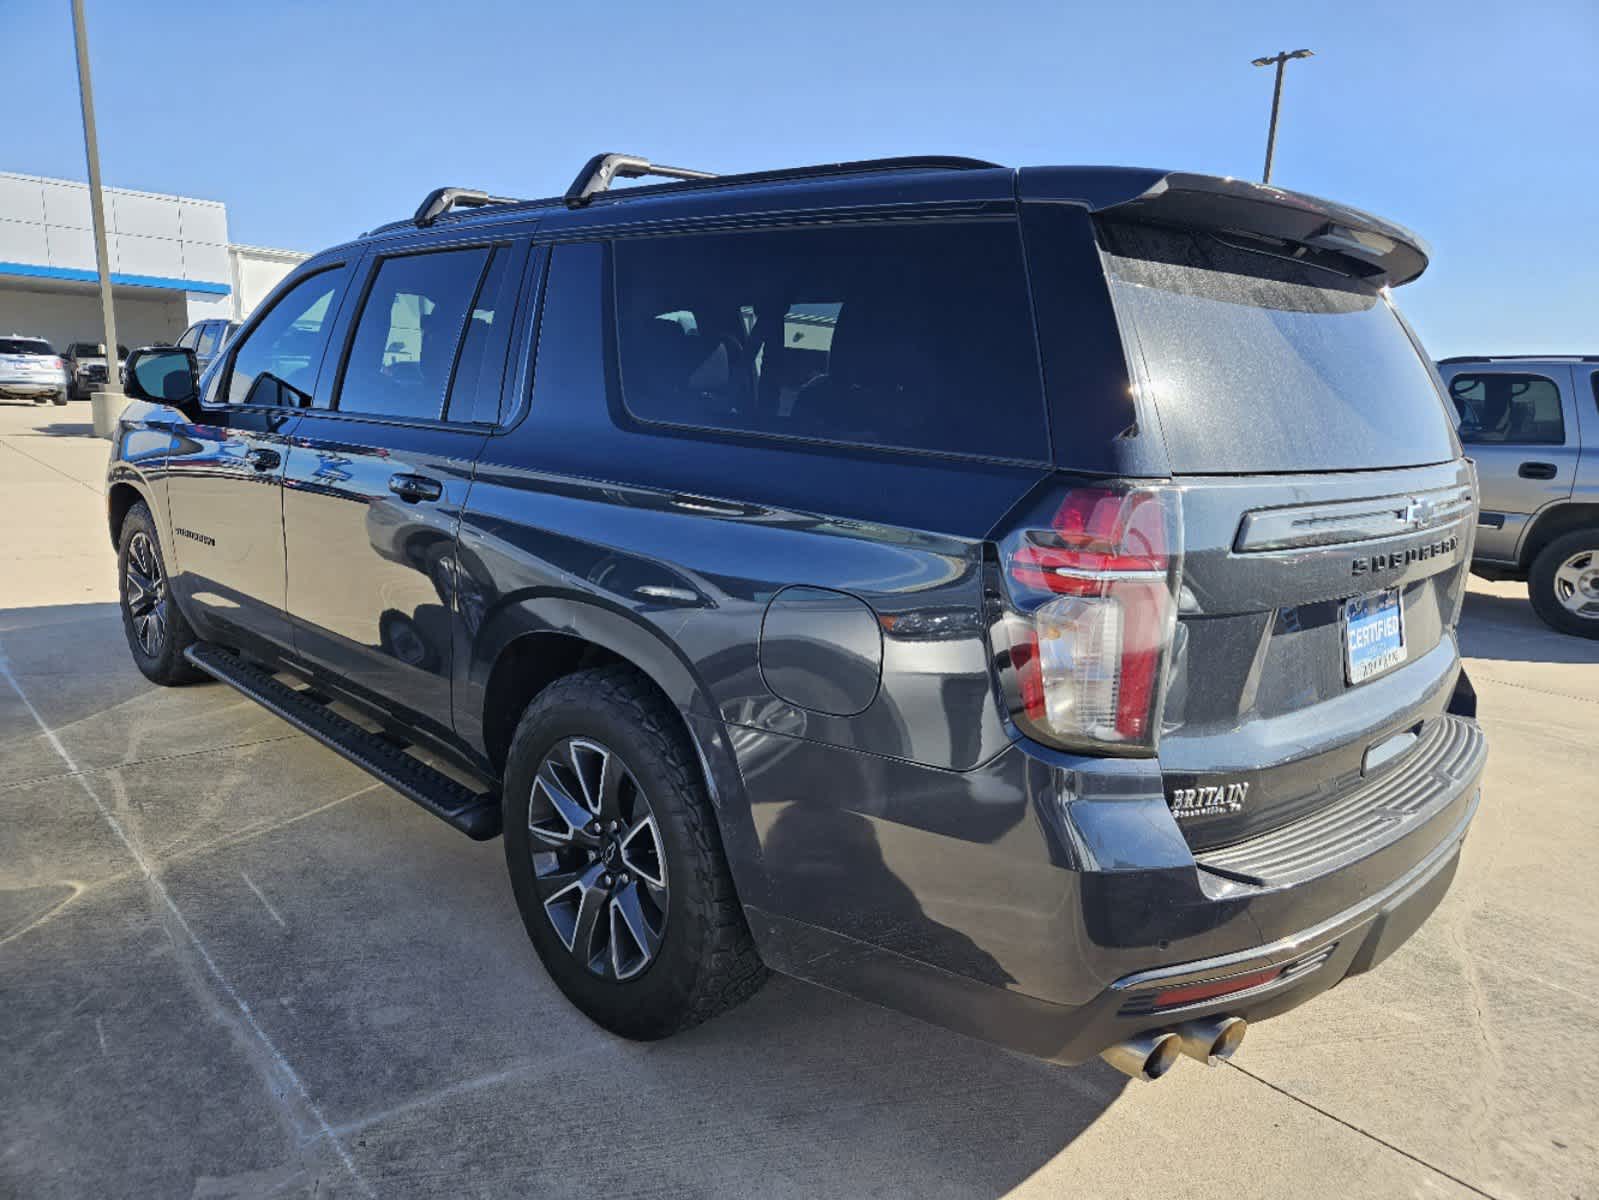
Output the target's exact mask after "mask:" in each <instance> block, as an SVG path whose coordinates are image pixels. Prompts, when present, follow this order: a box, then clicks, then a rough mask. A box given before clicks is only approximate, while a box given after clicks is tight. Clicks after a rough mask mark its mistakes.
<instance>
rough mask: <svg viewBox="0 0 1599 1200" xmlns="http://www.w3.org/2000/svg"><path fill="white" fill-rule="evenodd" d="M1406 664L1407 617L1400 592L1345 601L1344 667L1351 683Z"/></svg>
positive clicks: (1389, 591)
mask: <svg viewBox="0 0 1599 1200" xmlns="http://www.w3.org/2000/svg"><path fill="white" fill-rule="evenodd" d="M1404 661H1405V614H1404V609H1403V607H1402V606H1401V605H1400V603H1399V592H1398V590H1397V589H1394V588H1390V589H1389V590H1388V591H1386V592H1373V593H1372V594H1371V595H1369V596H1356V597H1354V598H1353V599H1350V600H1345V601H1344V665H1345V667H1346V668H1347V670H1348V675H1349V682H1350V683H1364V682H1365V681H1366V680H1368V679H1370V678H1371V677H1372V676H1374V675H1381V674H1382V673H1383V672H1384V671H1389V670H1392V669H1393V668H1394V667H1397V666H1398V665H1399V664H1400V663H1402V662H1404Z"/></svg>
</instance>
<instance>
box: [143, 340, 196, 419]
mask: <svg viewBox="0 0 1599 1200" xmlns="http://www.w3.org/2000/svg"><path fill="white" fill-rule="evenodd" d="M126 373H127V379H126V381H125V383H126V390H127V393H128V396H129V397H130V398H132V399H134V400H148V401H150V402H151V403H153V404H169V405H171V406H172V407H173V408H187V407H189V406H190V405H192V404H194V403H195V401H197V400H198V399H199V398H200V368H199V366H198V364H197V363H196V362H195V360H194V351H193V350H185V349H184V348H183V347H181V346H145V347H144V348H143V349H141V350H135V351H134V352H133V353H132V354H130V355H128V364H127V368H126Z"/></svg>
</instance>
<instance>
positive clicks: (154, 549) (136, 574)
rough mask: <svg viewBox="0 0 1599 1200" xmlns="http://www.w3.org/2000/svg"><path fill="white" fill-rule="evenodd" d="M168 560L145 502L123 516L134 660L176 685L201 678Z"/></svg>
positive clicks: (121, 545)
mask: <svg viewBox="0 0 1599 1200" xmlns="http://www.w3.org/2000/svg"><path fill="white" fill-rule="evenodd" d="M167 580H168V576H167V565H166V559H165V558H164V557H163V556H162V553H161V539H160V537H159V536H158V535H157V533H156V528H155V521H154V519H152V518H151V516H150V510H149V508H147V507H146V506H145V505H144V503H143V502H142V501H141V502H140V503H138V504H135V505H134V506H133V507H132V508H130V509H129V510H128V515H127V516H126V517H124V518H123V519H122V531H121V533H120V534H119V535H118V538H117V590H118V596H119V602H120V603H119V606H120V607H121V609H122V632H123V633H124V634H125V635H126V636H127V639H128V649H129V651H131V652H132V654H133V661H134V664H135V665H136V666H137V667H138V668H139V670H140V671H141V672H143V674H144V677H145V678H146V679H148V680H149V681H150V682H151V683H159V684H160V685H161V686H162V687H176V686H179V685H181V684H185V683H194V682H196V681H197V680H200V679H203V678H204V677H205V676H204V673H203V672H201V671H200V670H199V668H197V667H195V666H194V665H193V664H192V663H191V662H189V660H188V659H186V658H184V657H183V652H184V651H185V650H187V649H188V648H189V647H190V646H192V645H193V644H194V642H195V640H196V639H195V634H194V629H193V628H192V627H191V626H190V625H189V622H188V620H187V619H186V618H185V617H184V615H183V612H182V610H181V609H179V608H178V602H177V600H176V599H175V598H174V597H173V595H172V590H171V588H170V587H169V586H168V582H167Z"/></svg>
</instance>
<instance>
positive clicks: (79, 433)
mask: <svg viewBox="0 0 1599 1200" xmlns="http://www.w3.org/2000/svg"><path fill="white" fill-rule="evenodd" d="M6 436H7V437H93V436H94V426H93V425H92V424H91V423H90V422H88V421H84V422H82V423H78V422H72V421H57V422H55V423H54V424H51V425H38V426H35V427H34V428H32V429H28V430H22V431H20V432H17V433H8V434H7V435H6Z"/></svg>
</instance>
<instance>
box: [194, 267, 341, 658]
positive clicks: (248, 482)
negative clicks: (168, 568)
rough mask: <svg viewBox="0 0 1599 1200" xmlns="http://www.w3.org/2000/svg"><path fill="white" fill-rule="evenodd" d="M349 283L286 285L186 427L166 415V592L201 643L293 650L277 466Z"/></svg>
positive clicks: (314, 275)
mask: <svg viewBox="0 0 1599 1200" xmlns="http://www.w3.org/2000/svg"><path fill="white" fill-rule="evenodd" d="M349 275H350V271H349V268H348V265H347V264H345V263H334V264H328V265H324V266H320V267H318V268H316V269H315V270H313V271H311V272H308V273H306V274H304V275H302V276H301V277H299V278H298V279H297V280H295V281H293V282H291V283H290V284H289V285H288V286H287V287H285V288H284V289H283V290H282V291H280V292H279V294H278V295H277V296H276V297H275V298H274V299H273V300H272V301H270V303H269V304H268V305H267V306H265V307H263V309H262V311H261V312H260V313H259V314H258V315H257V317H256V318H255V319H254V320H253V321H252V322H251V324H250V326H249V327H248V328H246V329H245V330H244V331H243V332H242V333H241V335H240V337H239V338H238V339H237V340H236V341H235V342H234V344H233V348H232V352H231V353H230V354H229V356H228V360H227V362H226V363H225V364H224V365H223V368H222V369H221V370H218V371H213V372H212V373H211V374H210V375H209V376H208V377H207V379H206V387H205V395H204V396H203V397H202V399H201V403H200V406H199V410H198V412H197V414H196V415H195V417H194V418H191V417H189V416H187V415H185V414H183V413H180V412H178V411H177V410H175V409H174V410H171V420H172V424H171V433H172V449H171V452H170V454H169V456H168V461H167V497H168V504H169V506H170V513H171V521H172V529H173V543H174V544H173V545H172V546H171V547H170V548H169V549H170V552H171V555H172V558H173V560H174V562H175V568H176V569H175V572H174V576H173V586H174V588H176V589H177V591H178V593H179V595H180V597H181V598H182V599H183V601H184V608H185V611H186V612H188V614H189V615H190V618H191V620H193V622H194V624H195V628H196V630H197V631H198V632H199V633H200V635H201V636H202V637H205V638H210V639H213V640H216V641H220V642H222V643H224V644H226V645H232V646H238V647H240V648H250V649H254V650H257V651H260V652H263V653H266V654H272V653H275V652H277V651H279V650H281V649H285V648H287V647H289V646H290V645H291V644H292V639H291V637H290V634H289V626H288V619H287V617H286V616H285V615H284V554H283V488H282V483H283V467H284V463H285V460H286V458H287V456H288V445H289V443H288V436H289V433H290V432H291V431H292V429H293V427H294V425H295V423H296V421H298V419H299V414H300V412H301V410H302V408H303V407H305V406H307V405H309V404H310V401H311V396H312V395H314V394H315V390H316V380H317V375H318V372H319V371H320V369H321V364H322V358H323V354H324V351H325V350H326V348H327V344H328V334H329V332H330V330H331V328H332V326H333V323H334V321H335V319H336V317H337V315H338V312H339V308H340V305H341V303H342V301H343V299H344V294H345V290H346V287H345V285H346V283H347V281H348V278H349Z"/></svg>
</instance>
